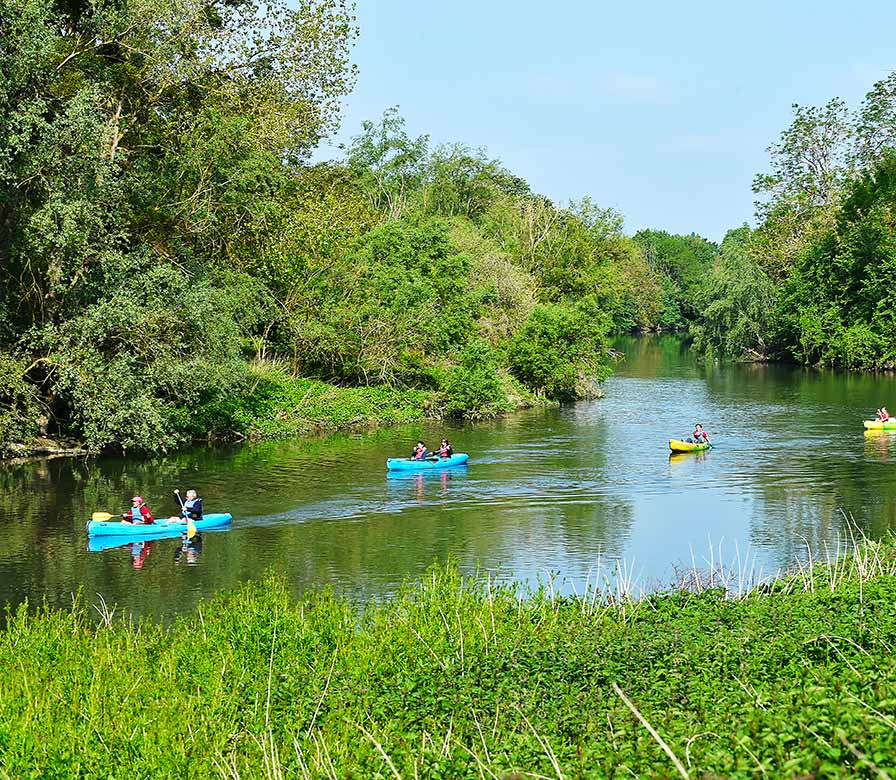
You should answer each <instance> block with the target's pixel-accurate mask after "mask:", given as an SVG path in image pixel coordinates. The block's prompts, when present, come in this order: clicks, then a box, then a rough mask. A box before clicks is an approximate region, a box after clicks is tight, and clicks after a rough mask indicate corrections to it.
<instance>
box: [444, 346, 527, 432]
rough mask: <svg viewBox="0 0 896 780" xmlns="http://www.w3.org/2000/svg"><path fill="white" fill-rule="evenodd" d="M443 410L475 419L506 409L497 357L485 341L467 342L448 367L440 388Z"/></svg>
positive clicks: (507, 408)
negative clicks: (451, 366) (456, 361)
mask: <svg viewBox="0 0 896 780" xmlns="http://www.w3.org/2000/svg"><path fill="white" fill-rule="evenodd" d="M442 392H443V397H444V409H443V410H444V412H445V414H448V415H452V416H455V417H466V418H467V419H470V420H479V419H483V418H488V417H496V416H497V415H499V414H500V413H501V412H506V411H509V410H510V408H511V404H510V402H509V401H508V398H507V394H506V393H505V391H504V387H503V385H502V383H501V379H500V376H499V374H498V361H497V358H496V357H495V354H494V352H493V351H492V349H491V347H489V346H488V344H486V343H484V342H482V341H474V342H472V343H471V344H469V345H468V346H467V348H466V349H465V350H464V352H463V355H462V356H461V361H460V364H459V365H457V366H454V367H453V368H451V370H450V372H449V374H448V379H447V381H446V382H445V384H444V386H443V388H442Z"/></svg>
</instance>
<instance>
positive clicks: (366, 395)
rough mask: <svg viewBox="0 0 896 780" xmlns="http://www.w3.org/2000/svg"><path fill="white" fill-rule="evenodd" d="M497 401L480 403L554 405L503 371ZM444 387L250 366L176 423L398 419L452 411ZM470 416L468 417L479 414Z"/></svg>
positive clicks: (288, 427) (197, 427)
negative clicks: (328, 378)
mask: <svg viewBox="0 0 896 780" xmlns="http://www.w3.org/2000/svg"><path fill="white" fill-rule="evenodd" d="M499 390H500V393H499V401H497V402H495V403H493V404H492V406H488V405H487V404H484V403H483V404H480V406H482V407H483V408H484V409H485V412H484V413H483V414H481V415H479V417H482V418H488V417H494V416H497V415H499V414H503V413H506V412H511V411H514V410H516V409H522V408H530V407H532V406H544V405H550V406H556V405H557V402H556V401H548V400H546V399H544V398H538V397H536V396H535V394H534V393H532V392H531V391H527V390H526V389H525V388H524V387H523V386H522V385H521V384H520V383H519V382H515V381H513V379H512V378H511V377H509V376H507V375H504V376H501V377H499ZM452 401H453V399H452V398H451V397H450V395H448V394H446V393H445V392H439V391H436V390H419V389H417V390H415V389H410V388H402V387H388V386H385V385H365V386H360V387H358V386H348V387H340V386H338V385H334V384H331V383H328V382H322V381H320V380H318V379H307V378H302V377H293V376H290V375H289V374H287V373H285V372H282V371H279V370H277V369H276V368H270V367H265V368H262V369H255V370H254V380H253V382H252V384H251V389H249V390H248V391H247V392H245V393H243V394H241V395H239V396H232V397H228V398H225V399H221V400H219V401H216V402H214V403H211V404H206V405H204V406H202V407H200V409H199V410H198V411H193V410H178V414H182V415H183V420H181V421H179V425H180V426H182V427H183V428H184V429H187V430H190V429H192V430H193V432H194V434H195V435H196V436H197V437H202V436H206V435H208V433H209V432H212V434H213V435H216V436H218V437H222V438H227V437H230V438H232V437H233V436H234V435H236V436H238V437H242V438H248V439H264V438H288V437H291V436H297V435H303V434H310V433H317V432H327V431H336V430H353V429H360V428H370V427H374V426H379V425H401V424H406V423H413V422H418V421H420V420H423V419H427V418H429V419H443V418H445V417H449V416H456V415H455V414H454V412H455V409H456V406H457V405H456V404H453V402H452ZM479 417H477V416H473V417H472V419H479Z"/></svg>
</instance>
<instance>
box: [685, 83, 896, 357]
mask: <svg viewBox="0 0 896 780" xmlns="http://www.w3.org/2000/svg"><path fill="white" fill-rule="evenodd" d="M769 152H770V155H771V170H770V171H769V172H768V173H765V174H761V175H759V176H757V177H756V180H755V182H754V190H755V191H756V192H757V193H758V194H759V195H760V196H761V198H762V200H761V201H760V203H759V204H758V211H757V217H758V220H759V224H758V226H757V227H756V229H755V230H751V229H749V228H746V227H744V228H740V229H738V230H736V231H732V232H731V233H729V235H728V236H727V237H726V239H725V241H724V242H723V243H722V248H721V257H720V259H719V261H718V263H717V265H716V267H715V270H714V272H713V273H712V275H711V278H710V281H709V283H708V285H707V286H706V295H705V301H704V304H703V307H702V313H703V322H702V323H700V324H699V326H698V328H697V329H696V331H697V343H698V346H700V347H701V348H703V349H704V350H706V351H707V352H709V353H710V354H715V355H722V356H729V357H735V358H742V357H746V358H752V359H757V358H758V359H772V360H774V359H778V360H782V359H783V360H793V361H796V362H800V363H804V364H807V365H818V366H841V367H846V368H857V369H876V368H893V367H896V336H894V329H893V327H892V325H893V317H894V312H896V305H894V304H896V299H894V297H893V296H894V292H893V291H894V286H893V274H894V268H896V249H894V247H896V243H894V240H896V157H894V154H896V73H894V74H891V75H889V76H888V77H887V78H885V79H883V80H881V81H879V82H878V83H876V84H875V85H874V86H873V88H872V89H871V91H870V92H869V93H868V94H867V95H866V97H865V99H864V100H863V101H862V103H861V104H860V105H859V106H858V108H856V109H855V110H854V111H852V110H850V109H849V108H848V107H847V106H846V105H845V104H844V102H843V101H841V100H839V99H834V100H831V101H830V102H829V103H828V104H827V105H825V106H823V107H811V106H794V119H793V123H792V124H791V125H790V127H788V128H787V129H786V130H785V131H784V132H783V133H782V134H781V137H780V139H779V141H778V142H777V143H775V144H773V145H772V146H771V147H770V149H769Z"/></svg>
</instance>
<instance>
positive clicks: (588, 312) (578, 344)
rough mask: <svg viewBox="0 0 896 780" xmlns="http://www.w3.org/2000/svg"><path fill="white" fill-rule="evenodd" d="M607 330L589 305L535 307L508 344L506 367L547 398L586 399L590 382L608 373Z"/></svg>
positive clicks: (584, 303)
mask: <svg viewBox="0 0 896 780" xmlns="http://www.w3.org/2000/svg"><path fill="white" fill-rule="evenodd" d="M589 303H590V304H591V305H589ZM608 327H609V323H608V322H607V320H606V319H605V318H604V317H602V316H601V313H600V311H599V309H598V308H597V307H596V306H595V305H594V302H593V301H590V302H589V301H584V302H582V303H581V304H579V305H569V304H554V303H549V304H541V305H539V306H536V307H535V309H533V310H532V314H530V315H529V319H528V321H527V322H526V324H525V325H524V326H523V328H522V330H520V332H519V333H518V334H517V335H516V336H515V337H514V338H513V339H512V340H511V342H510V344H509V360H510V368H511V370H512V371H513V373H514V375H515V376H516V377H518V378H519V379H520V380H521V381H522V382H524V383H525V384H526V385H528V386H529V387H531V388H533V389H534V390H536V391H537V392H539V393H542V394H543V395H545V396H546V397H548V398H554V399H557V400H561V401H568V400H573V399H576V398H581V397H584V396H588V395H591V394H593V391H594V383H596V382H597V381H599V380H601V379H603V378H605V377H606V375H607V374H608V373H609V362H608V350H607V343H606V334H607V330H608Z"/></svg>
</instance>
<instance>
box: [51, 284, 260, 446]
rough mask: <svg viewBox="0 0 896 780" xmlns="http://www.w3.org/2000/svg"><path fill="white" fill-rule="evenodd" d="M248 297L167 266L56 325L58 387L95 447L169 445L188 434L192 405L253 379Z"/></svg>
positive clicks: (74, 423) (53, 348) (54, 345)
mask: <svg viewBox="0 0 896 780" xmlns="http://www.w3.org/2000/svg"><path fill="white" fill-rule="evenodd" d="M243 303H244V297H243V296H242V295H240V294H238V291H231V292H230V293H228V292H225V291H223V290H220V289H218V288H215V287H213V286H211V284H209V283H208V282H205V281H200V282H196V283H192V282H191V280H190V279H189V277H187V276H186V275H185V274H183V273H181V272H180V271H178V270H176V269H174V268H171V267H166V266H159V267H156V268H154V269H152V270H150V271H148V272H146V273H144V274H141V275H138V276H137V277H135V278H134V279H132V280H131V281H130V282H128V283H127V284H126V285H125V286H124V287H122V288H121V289H120V290H118V291H117V292H116V293H114V294H113V295H112V296H111V297H110V298H108V299H107V300H105V301H103V302H100V303H97V304H94V305H93V306H89V307H87V308H86V309H85V310H84V312H83V314H81V315H80V316H79V317H76V318H74V319H72V320H70V321H68V322H67V323H65V325H64V326H62V327H61V328H59V329H58V331H55V332H52V331H51V332H48V333H47V334H45V338H46V339H47V341H48V345H47V346H48V348H49V350H50V360H51V363H52V365H53V374H52V378H53V384H54V389H55V390H56V392H57V393H58V396H59V398H60V401H61V403H62V404H63V405H64V406H65V407H66V408H67V409H69V410H70V413H71V419H70V426H71V427H72V428H73V429H74V430H75V431H77V432H79V433H80V434H81V435H82V436H83V437H84V439H85V442H86V444H87V445H88V447H89V448H90V449H92V450H99V449H102V448H104V447H109V446H119V447H122V448H125V449H131V448H138V449H143V450H159V449H161V450H165V449H169V448H171V447H173V446H175V445H177V444H179V443H182V442H183V441H185V440H186V439H187V438H188V433H187V432H188V430H189V429H188V428H186V427H185V425H184V423H185V418H188V417H189V414H190V411H189V410H191V409H193V408H195V407H196V406H197V405H199V404H201V403H203V402H207V401H209V400H210V399H212V398H214V397H217V396H219V395H222V394H227V393H229V392H235V391H236V392H238V390H239V388H240V387H241V386H243V384H244V383H245V381H246V379H247V371H246V365H245V362H244V361H243V360H242V359H241V358H240V348H241V334H240V329H239V327H238V326H237V323H236V317H237V316H238V314H237V309H240V308H242V304H243Z"/></svg>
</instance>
